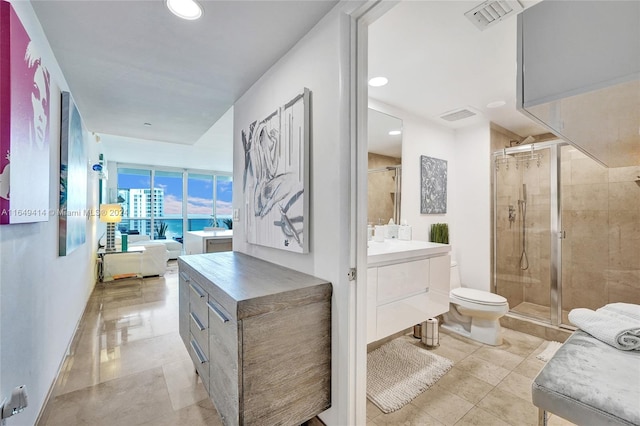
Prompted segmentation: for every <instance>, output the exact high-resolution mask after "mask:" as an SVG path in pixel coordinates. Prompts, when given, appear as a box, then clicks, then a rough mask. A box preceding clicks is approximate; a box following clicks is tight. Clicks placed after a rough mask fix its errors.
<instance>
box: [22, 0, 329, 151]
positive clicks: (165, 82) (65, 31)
mask: <svg viewBox="0 0 640 426" xmlns="http://www.w3.org/2000/svg"><path fill="white" fill-rule="evenodd" d="M200 3H201V4H202V5H203V8H204V15H203V17H202V18H201V19H199V20H197V21H184V20H181V19H179V18H177V17H175V16H173V15H172V14H171V13H170V12H169V11H168V10H167V8H166V7H165V2H164V1H162V0H126V1H114V0H108V1H101V0H76V1H61V0H32V4H33V9H34V10H35V12H36V14H37V16H38V19H39V20H40V23H41V24H42V27H43V29H44V32H45V34H46V36H47V38H48V40H49V43H50V44H51V48H52V49H53V52H54V54H55V56H56V59H57V60H58V62H59V64H60V67H61V69H62V72H63V73H64V75H65V78H66V80H67V83H68V84H69V88H70V90H71V92H72V94H73V96H74V99H75V101H76V104H77V105H78V109H79V110H80V112H81V114H82V117H83V120H84V122H85V125H86V127H87V129H88V130H90V131H93V132H96V133H101V134H111V135H119V136H126V137H130V138H138V139H146V140H155V141H163V142H174V143H181V144H193V143H195V142H196V141H197V140H198V139H199V138H200V137H201V136H202V135H203V134H204V133H205V132H206V131H207V130H208V129H209V128H210V127H211V126H212V125H213V124H214V123H215V122H216V121H217V120H218V119H219V118H220V117H221V116H222V115H223V114H224V113H225V112H226V111H227V110H228V109H229V107H231V106H232V105H233V103H234V102H235V101H236V100H237V99H238V98H239V97H240V96H241V95H242V94H243V93H244V92H245V91H246V90H247V89H248V88H249V87H250V86H251V85H252V84H253V83H254V82H255V81H256V80H257V79H258V78H259V77H260V76H261V75H262V74H264V73H265V72H266V71H267V70H268V69H269V68H270V67H271V66H272V65H273V64H274V63H275V62H276V61H277V60H278V59H279V58H280V57H281V56H282V55H284V54H285V53H286V52H287V51H288V50H289V49H290V48H291V47H292V46H293V45H294V44H295V43H296V42H297V41H298V40H299V39H300V38H301V37H302V36H303V35H304V34H306V33H307V32H308V31H309V30H310V29H311V28H312V27H313V26H314V25H315V24H316V23H317V22H318V21H319V20H320V18H322V17H323V16H324V15H325V14H326V13H327V12H328V11H329V10H330V9H331V8H332V7H333V6H334V5H335V4H336V3H337V1H336V0H305V1H249V0H243V1H237V0H236V1H224V0H200ZM144 123H150V124H151V126H145V125H144Z"/></svg>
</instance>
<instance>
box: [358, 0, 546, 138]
mask: <svg viewBox="0 0 640 426" xmlns="http://www.w3.org/2000/svg"><path fill="white" fill-rule="evenodd" d="M536 2H537V1H524V2H523V1H521V2H520V3H521V4H522V5H523V6H525V8H526V7H529V6H531V5H532V4H534V3H536ZM480 3H481V1H404V2H400V3H399V4H398V5H396V6H395V7H393V8H392V9H391V10H390V11H389V12H387V13H386V14H385V15H383V16H382V17H381V18H380V19H378V20H377V21H375V22H374V23H373V24H372V25H371V26H370V27H369V76H370V77H375V76H385V77H387V78H388V79H389V84H387V85H386V86H383V87H378V88H376V87H369V96H370V97H371V98H373V99H376V100H378V101H382V102H384V103H385V104H388V105H392V106H394V107H397V108H399V109H402V110H405V111H408V112H410V113H412V114H414V115H417V116H421V117H425V118H427V119H430V120H432V121H434V122H437V123H438V124H440V125H443V126H447V127H451V128H459V127H462V126H468V125H470V124H474V123H477V122H480V121H483V120H484V121H485V122H486V121H487V120H489V121H492V122H495V123H496V124H498V125H500V126H502V127H505V128H507V129H508V130H511V131H513V132H514V133H516V134H518V135H520V136H522V137H524V136H527V135H531V134H540V133H544V132H545V131H546V130H544V129H543V128H541V127H539V126H538V125H536V124H535V123H534V122H533V121H531V120H529V119H528V118H527V117H525V116H524V115H523V114H521V113H520V112H518V111H516V108H515V103H516V17H515V16H514V17H512V18H508V19H506V20H504V21H502V22H500V23H498V24H496V25H494V26H492V27H489V28H487V29H485V30H484V31H480V30H479V29H478V28H476V27H475V26H474V25H473V24H472V23H471V22H470V21H469V20H468V19H467V18H466V17H465V16H464V13H465V12H467V11H469V10H471V9H473V8H474V7H475V6H477V5H479V4H480ZM497 100H503V101H505V102H506V105H505V106H503V107H500V108H495V109H490V108H487V106H486V105H487V104H488V103H489V102H493V101H497ZM469 107H470V109H472V110H473V111H475V112H477V113H478V115H477V116H475V117H474V118H469V119H464V120H460V121H457V122H451V123H450V122H447V121H445V120H442V119H441V118H439V117H440V116H441V115H442V114H443V113H445V112H449V111H453V110H457V109H460V108H469Z"/></svg>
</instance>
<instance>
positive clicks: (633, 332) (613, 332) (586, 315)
mask: <svg viewBox="0 0 640 426" xmlns="http://www.w3.org/2000/svg"><path fill="white" fill-rule="evenodd" d="M569 321H571V323H572V324H573V325H575V326H576V327H578V328H580V329H582V330H583V331H586V332H587V333H589V334H591V335H592V336H593V337H595V338H596V339H598V340H602V341H603V342H605V343H607V344H609V345H611V346H613V347H614V348H617V349H621V350H623V351H631V350H636V351H638V350H640V305H633V304H630V303H611V304H609V305H606V306H603V307H602V308H600V309H598V310H596V311H592V310H591V309H586V308H578V309H573V310H572V311H571V312H569Z"/></svg>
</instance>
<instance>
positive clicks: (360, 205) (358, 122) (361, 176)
mask: <svg viewBox="0 0 640 426" xmlns="http://www.w3.org/2000/svg"><path fill="white" fill-rule="evenodd" d="M398 3H399V1H395V0H394V1H390V0H384V1H383V0H371V1H367V2H366V3H365V4H364V5H363V6H362V7H360V8H358V9H357V10H356V11H355V12H353V13H351V19H352V25H351V47H352V53H351V74H352V76H351V99H352V101H351V117H352V118H351V129H352V131H351V189H350V192H351V194H350V198H351V205H352V206H353V208H352V209H351V235H350V265H351V267H355V268H356V271H357V275H356V280H355V281H354V282H353V283H354V284H353V285H352V286H351V294H350V297H351V300H352V301H354V306H352V309H351V314H350V317H349V322H350V331H351V332H352V334H351V335H352V336H355V339H353V340H352V342H351V347H350V348H349V354H350V360H349V362H350V364H351V367H352V368H351V369H350V370H351V371H352V372H353V375H352V376H351V377H352V378H353V380H352V381H350V382H351V384H350V386H351V389H350V392H349V395H352V396H353V398H354V399H353V401H352V404H350V410H349V412H350V417H351V419H350V420H352V421H351V422H350V424H353V425H364V424H366V422H367V202H368V196H367V169H368V156H367V154H368V139H367V117H368V104H369V92H368V51H369V40H368V33H369V25H371V24H372V23H373V22H374V21H375V20H376V19H378V18H379V17H381V16H382V15H384V14H385V13H386V12H387V11H388V10H390V9H391V8H392V7H394V6H395V5H396V4H398Z"/></svg>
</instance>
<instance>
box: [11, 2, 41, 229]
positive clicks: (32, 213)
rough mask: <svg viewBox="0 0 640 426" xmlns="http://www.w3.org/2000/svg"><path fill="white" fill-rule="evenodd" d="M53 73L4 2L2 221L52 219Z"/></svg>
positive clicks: (22, 221)
mask: <svg viewBox="0 0 640 426" xmlns="http://www.w3.org/2000/svg"><path fill="white" fill-rule="evenodd" d="M50 86H51V77H50V75H49V71H48V70H47V68H46V67H45V66H44V64H43V63H42V60H41V57H40V54H39V52H38V50H37V48H36V46H35V45H34V43H33V42H32V41H31V39H30V38H29V35H28V34H27V31H26V30H25V28H24V26H23V25H22V23H21V22H20V19H18V16H17V15H16V13H15V11H14V10H13V7H12V6H11V4H10V3H8V2H6V1H4V0H0V224H13V223H29V222H44V221H47V220H49V216H50V214H51V211H50V210H49V151H50V149H49V127H50V126H49V120H50V109H49V105H50V104H51V90H50Z"/></svg>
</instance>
